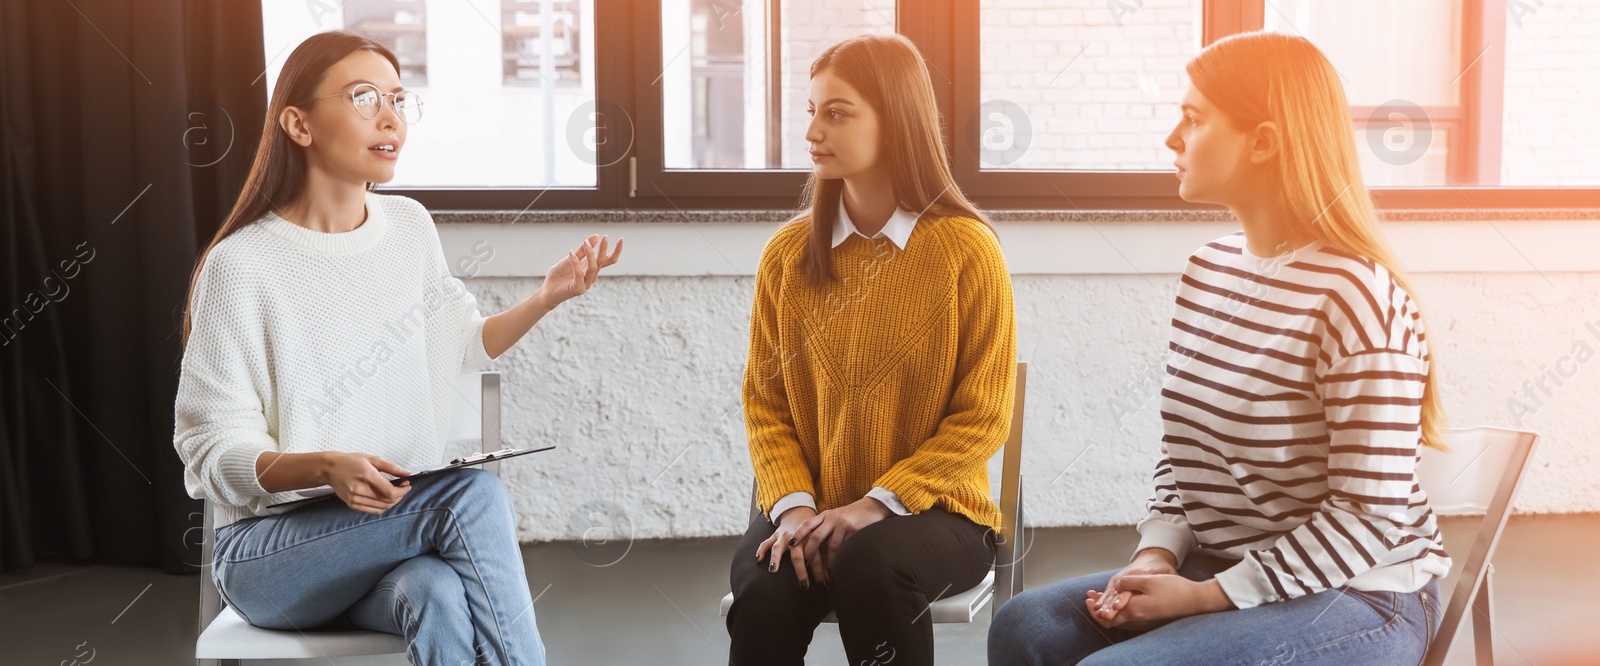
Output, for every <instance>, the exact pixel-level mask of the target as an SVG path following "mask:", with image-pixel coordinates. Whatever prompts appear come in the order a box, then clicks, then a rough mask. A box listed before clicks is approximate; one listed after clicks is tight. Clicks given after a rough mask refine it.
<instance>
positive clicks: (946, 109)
mask: <svg viewBox="0 0 1600 666" xmlns="http://www.w3.org/2000/svg"><path fill="white" fill-rule="evenodd" d="M746 1H747V2H762V1H765V2H768V3H770V6H771V7H772V9H771V10H769V11H771V12H772V13H773V15H774V16H779V15H781V14H780V13H779V12H778V11H777V10H779V9H780V8H781V3H782V1H783V0H746ZM791 1H801V0H791ZM1265 3H1266V0H1204V4H1203V9H1202V35H1203V36H1202V39H1203V42H1204V43H1205V44H1210V43H1212V42H1214V41H1216V40H1217V39H1221V38H1222V37H1224V36H1227V35H1231V34H1234V33H1237V32H1241V31H1248V30H1257V29H1261V28H1262V27H1263V25H1264V19H1265V15H1264V12H1265V11H1266V10H1265ZM979 4H980V0H917V1H916V2H915V3H912V2H909V1H908V0H902V1H901V2H897V3H896V7H895V24H896V26H895V29H896V31H897V32H899V33H900V34H902V35H905V36H906V37H907V38H909V39H910V40H911V41H912V42H913V43H914V44H916V45H917V48H918V49H919V50H921V52H922V54H923V56H924V58H925V59H926V60H927V62H928V64H929V66H930V71H931V72H933V84H934V85H933V87H934V94H935V99H936V103H937V104H938V106H939V112H940V116H941V124H942V125H943V127H942V129H943V131H944V136H945V137H947V149H948V151H949V155H950V158H951V166H952V169H953V171H954V173H955V176H956V181H957V183H959V184H960V186H961V188H962V190H963V191H964V192H965V193H966V194H967V195H968V196H969V197H971V198H972V199H973V200H974V201H975V202H977V203H978V204H979V205H980V206H983V207H985V208H989V209H995V210H1004V209H1013V210H1015V209H1062V210H1068V211H1071V210H1128V209H1137V210H1215V209H1216V207H1215V206H1210V205H1203V204H1194V203H1190V202H1187V201H1183V200H1182V199H1180V198H1179V197H1178V196H1177V182H1176V180H1175V178H1174V177H1173V175H1172V173H1171V172H1165V171H1090V170H993V169H991V170H984V169H981V168H980V164H979V161H978V156H977V154H976V152H975V151H974V150H973V149H972V143H971V142H970V141H969V140H968V137H966V136H965V135H964V132H965V131H966V129H967V123H965V122H961V123H956V122H954V119H963V118H967V117H969V116H970V115H971V114H972V113H974V112H975V111H976V110H977V108H978V105H979V101H980V99H981V79H980V76H981V72H980V71H979V68H980V59H979V54H980V48H981V44H980V41H979V39H980V36H981V35H980V33H981V23H980V21H979V18H980V16H979ZM1464 7H1465V11H1464V13H1463V20H1462V31H1463V34H1462V48H1461V53H1462V58H1463V60H1464V61H1466V60H1469V59H1471V58H1474V57H1476V56H1477V55H1478V54H1479V52H1480V51H1481V50H1482V48H1483V45H1485V44H1492V43H1497V42H1503V39H1501V38H1503V36H1504V33H1505V28H1506V26H1505V14H1506V0H1465V5H1464ZM661 24H662V15H661V3H660V2H659V0H597V1H596V2H595V30H596V35H595V69H596V71H595V82H596V83H595V98H596V100H597V101H600V102H602V103H608V104H609V105H614V106H612V108H616V109H620V110H621V111H622V112H623V113H625V114H627V116H628V117H629V119H630V121H631V126H632V134H633V137H632V141H631V143H630V144H629V145H628V146H626V151H627V152H626V153H622V154H619V153H621V150H622V148H619V147H617V146H616V145H615V144H612V145H611V146H610V147H607V148H603V149H602V155H601V157H600V159H599V160H597V161H599V162H601V163H607V162H610V164H608V165H607V166H603V167H597V171H596V185H595V187H592V188H586V187H544V188H537V187H536V188H515V189H507V188H487V187H485V188H472V187H466V188H385V189H383V190H382V191H384V192H389V193H396V194H404V195H406V196H410V197H412V198H415V199H417V200H418V201H420V202H422V203H423V204H424V205H426V206H428V207H429V208H437V209H453V210H519V209H520V210H528V209H532V208H535V207H537V208H539V209H597V210H752V209H764V210H771V209H780V210H787V209H794V208H796V207H797V206H798V205H799V201H800V196H801V193H802V191H803V188H804V186H805V182H806V177H807V175H808V173H807V172H806V171H804V170H796V169H668V168H666V167H665V163H666V162H665V157H666V156H665V143H664V140H663V139H664V133H665V129H664V127H663V124H662V123H663V116H662V105H663V100H662V96H661V94H660V88H659V85H660V80H659V77H656V76H654V75H653V74H650V73H658V72H660V71H662V69H663V63H662V60H663V58H662V53H661V48H662V46H661V44H662V39H661ZM1490 51H1491V52H1492V54H1498V53H1501V51H1500V50H1499V49H1490ZM1467 64H1468V63H1467V62H1463V63H1462V65H1463V67H1464V68H1465V67H1466V65H1467ZM947 74H948V76H946V75H947ZM1503 80H1504V58H1503V56H1499V57H1493V56H1492V55H1485V56H1484V57H1483V58H1482V59H1481V61H1480V62H1478V63H1476V64H1475V65H1474V66H1473V67H1471V68H1467V73H1466V74H1465V75H1463V81H1462V84H1461V85H1462V88H1461V101H1460V104H1459V107H1452V109H1455V108H1459V113H1457V114H1455V116H1456V117H1453V118H1451V119H1447V120H1449V124H1450V125H1452V126H1457V125H1459V127H1462V128H1478V127H1482V128H1487V130H1488V131H1478V130H1471V131H1463V132H1455V131H1452V132H1451V133H1450V136H1451V139H1450V140H1451V143H1452V145H1451V146H1450V164H1451V165H1450V168H1449V173H1450V178H1451V179H1452V180H1456V181H1459V180H1466V179H1472V178H1474V176H1475V175H1476V174H1477V173H1485V172H1491V173H1497V172H1498V165H1499V159H1500V155H1499V153H1500V146H1499V132H1500V122H1501V119H1502V116H1501V103H1500V102H1501V99H1500V98H1501V95H1502V94H1503V86H1501V85H1499V84H1497V83H1496V82H1497V81H1503ZM1456 118H1459V119H1456ZM1491 133H1492V136H1491V135H1490V134H1491ZM1458 135H1459V138H1458ZM769 142H770V138H769ZM1371 192H1372V195H1373V198H1374V200H1375V201H1376V203H1377V206H1378V208H1379V209H1380V210H1416V209H1459V210H1485V209H1512V208H1538V209H1551V208H1567V209H1579V208H1600V187H1504V186H1499V185H1468V186H1458V185H1446V186H1442V187H1422V188H1417V187H1373V188H1372V189H1371Z"/></svg>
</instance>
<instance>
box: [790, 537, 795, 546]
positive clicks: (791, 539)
mask: <svg viewBox="0 0 1600 666" xmlns="http://www.w3.org/2000/svg"><path fill="white" fill-rule="evenodd" d="M789 545H791V546H793V545H794V537H789Z"/></svg>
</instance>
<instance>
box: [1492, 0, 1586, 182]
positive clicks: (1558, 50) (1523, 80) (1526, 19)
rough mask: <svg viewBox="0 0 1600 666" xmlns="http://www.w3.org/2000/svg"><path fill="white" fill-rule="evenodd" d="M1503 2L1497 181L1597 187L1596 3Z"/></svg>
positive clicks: (1575, 0)
mask: <svg viewBox="0 0 1600 666" xmlns="http://www.w3.org/2000/svg"><path fill="white" fill-rule="evenodd" d="M1511 5H1512V6H1511V7H1510V10H1511V11H1510V12H1509V13H1508V16H1507V17H1506V51H1505V52H1506V79H1505V96H1504V99H1505V107H1504V112H1503V113H1504V122H1503V130H1502V136H1501V160H1502V161H1501V170H1500V178H1501V181H1500V184H1502V185H1516V186H1530V185H1542V186H1553V185H1561V186H1567V185H1582V186H1587V187H1595V186H1597V185H1600V128H1597V127H1596V125H1595V122H1594V118H1595V114H1596V110H1597V109H1600V37H1597V36H1600V3H1596V2H1592V1H1590V0H1544V2H1543V3H1542V4H1541V3H1536V2H1514V3H1511Z"/></svg>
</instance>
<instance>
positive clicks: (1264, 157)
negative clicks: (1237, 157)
mask: <svg viewBox="0 0 1600 666" xmlns="http://www.w3.org/2000/svg"><path fill="white" fill-rule="evenodd" d="M1280 150H1283V135H1282V134H1280V133H1279V132H1278V125H1277V124H1276V123H1273V122H1272V121H1270V120H1268V121H1266V122H1263V123H1261V124H1259V125H1256V131H1255V134H1254V136H1252V137H1251V140H1250V163H1251V164H1257V165H1260V164H1268V163H1271V162H1273V161H1275V160H1277V159H1278V151H1280Z"/></svg>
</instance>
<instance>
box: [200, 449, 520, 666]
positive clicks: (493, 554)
mask: <svg viewBox="0 0 1600 666" xmlns="http://www.w3.org/2000/svg"><path fill="white" fill-rule="evenodd" d="M213 561H214V562H215V566H214V575H215V576H216V579H217V587H218V588H219V589H220V590H221V592H222V597H223V599H224V601H225V602H226V603H227V604H228V605H229V606H232V607H233V608H234V610H236V611H238V613H239V614H240V615H241V616H243V617H244V619H245V620H246V621H248V622H249V623H250V624H253V625H255V626H258V627H265V628H268V629H284V630H297V631H305V630H308V629H313V628H319V629H333V628H351V627H354V628H361V629H369V630H373V631H382V632H386V633H391V634H398V635H401V636H404V637H405V639H406V643H407V646H406V657H407V659H409V660H410V661H411V663H413V664H448V665H449V666H458V665H461V664H469V665H470V664H477V663H488V664H503V665H505V666H513V665H516V666H521V665H524V664H531V665H542V664H544V661H545V655H544V643H543V641H542V640H541V639H540V638H539V628H538V626H536V625H535V623H534V618H533V599H532V598H531V596H530V594H529V592H528V579H527V575H526V573H525V572H524V570H523V565H522V551H521V549H520V548H519V546H518V544H517V535H516V515H515V510H514V509H513V507H512V504H511V495H510V493H508V492H507V491H506V488H505V485H504V484H502V483H501V482H500V479H499V477H497V476H495V475H494V474H493V473H491V472H487V471H484V470H481V469H460V470H456V471H454V472H450V473H448V474H439V475H435V476H429V477H423V478H420V479H417V480H416V481H414V482H412V487H411V491H410V492H409V493H407V494H406V496H405V498H404V499H402V500H400V503H399V504H396V505H395V506H394V508H391V509H389V510H388V511H385V512H384V513H383V514H382V515H378V516H374V515H371V514H367V513H362V512H360V511H356V510H354V509H351V508H349V507H347V506H345V504H344V502H342V501H339V500H338V499H330V500H324V501H321V502H317V503H314V504H311V505H309V506H305V507H302V508H299V509H295V510H293V511H290V512H288V513H284V514H279V515H275V516H265V517H255V518H246V519H244V520H240V521H238V522H235V523H232V524H229V525H226V526H224V527H223V528H222V529H219V530H217V539H216V553H215V557H214V560H213Z"/></svg>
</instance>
